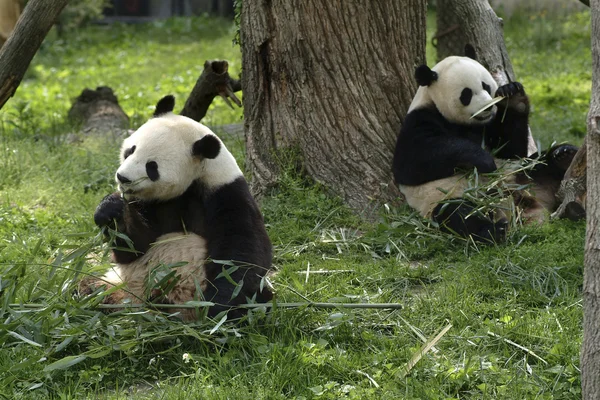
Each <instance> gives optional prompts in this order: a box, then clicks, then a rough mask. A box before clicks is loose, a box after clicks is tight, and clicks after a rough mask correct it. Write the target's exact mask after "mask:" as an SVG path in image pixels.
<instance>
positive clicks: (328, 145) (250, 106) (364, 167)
mask: <svg viewBox="0 0 600 400" xmlns="http://www.w3.org/2000/svg"><path fill="white" fill-rule="evenodd" d="M425 12H426V4H425V0H403V1H386V0H352V1H347V0H320V1H319V0H304V1H300V0H270V1H269V0H262V1H261V0H259V1H245V2H244V3H243V8H242V20H241V42H242V59H243V71H244V75H243V79H242V88H243V92H244V124H245V132H246V145H247V161H248V162H247V165H249V167H250V168H251V171H252V174H253V178H254V179H253V187H254V192H255V193H257V194H258V193H260V192H261V191H262V190H264V189H266V188H268V187H270V186H272V185H274V184H276V182H277V179H278V174H279V168H278V162H277V160H278V157H281V152H282V151H284V150H286V149H290V148H294V149H297V150H298V151H299V155H300V157H301V160H302V162H303V165H304V167H305V169H306V171H307V172H308V173H309V174H310V175H311V176H312V177H313V178H314V179H315V180H316V181H319V182H321V183H323V184H324V185H325V186H326V187H328V188H330V189H331V190H332V192H334V193H336V194H338V195H340V196H341V197H342V198H343V199H344V200H345V201H346V203H347V204H349V205H350V206H351V207H352V208H354V209H356V210H363V211H364V210H365V209H366V207H368V206H371V207H372V206H373V204H372V203H373V201H376V202H379V201H393V200H394V199H397V195H398V193H399V192H398V191H397V189H396V188H395V187H394V185H393V183H392V174H391V172H390V171H391V160H392V154H393V149H394V145H395V142H396V136H397V134H398V132H399V129H400V124H401V122H402V120H403V118H404V116H405V113H406V110H408V106H409V105H410V102H411V100H412V97H413V95H414V93H415V91H416V88H417V85H416V83H415V79H414V77H413V74H414V67H415V65H418V64H419V63H423V62H424V58H425V48H424V47H425Z"/></svg>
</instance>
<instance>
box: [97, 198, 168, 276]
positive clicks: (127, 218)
mask: <svg viewBox="0 0 600 400" xmlns="http://www.w3.org/2000/svg"><path fill="white" fill-rule="evenodd" d="M134 204H135V203H127V202H126V201H125V200H124V199H123V198H122V197H121V194H120V193H118V192H116V193H112V194H109V195H108V196H106V197H104V198H103V199H102V201H101V202H100V204H99V205H98V207H97V208H96V211H95V213H94V222H95V223H96V225H97V226H98V227H99V228H101V229H103V231H104V234H105V235H106V236H107V237H110V236H111V234H110V231H109V229H105V228H110V229H112V230H113V231H117V232H118V233H121V234H124V235H126V236H127V237H128V238H129V240H125V239H124V238H122V237H118V236H117V237H115V240H114V243H113V244H114V248H113V256H114V258H115V261H116V262H118V263H120V264H128V263H130V262H132V261H134V260H136V259H137V258H138V257H140V256H141V255H142V254H143V253H144V252H146V251H147V250H148V248H149V247H150V244H151V243H153V242H154V241H155V240H156V238H157V237H158V235H156V234H154V233H153V231H152V230H151V229H150V228H149V227H148V225H147V224H146V222H145V218H144V217H143V215H142V213H141V212H140V210H138V209H137V208H136V206H135V205H134ZM131 245H133V249H131V248H130V247H131Z"/></svg>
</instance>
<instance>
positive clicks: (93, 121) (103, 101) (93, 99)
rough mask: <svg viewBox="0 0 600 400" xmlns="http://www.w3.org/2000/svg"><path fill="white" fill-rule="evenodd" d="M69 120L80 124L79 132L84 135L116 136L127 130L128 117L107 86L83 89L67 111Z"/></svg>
mask: <svg viewBox="0 0 600 400" xmlns="http://www.w3.org/2000/svg"><path fill="white" fill-rule="evenodd" d="M69 120H70V121H71V122H72V123H74V124H81V125H82V129H81V132H82V133H83V134H86V135H90V134H107V133H113V134H115V135H117V136H118V135H120V134H121V133H123V132H124V131H125V130H126V129H127V128H129V117H127V114H125V112H124V111H123V109H122V108H121V106H120V105H119V101H118V100H117V96H115V94H114V93H113V90H112V89H111V88H109V87H107V86H101V87H98V88H96V90H92V89H87V88H86V89H84V90H83V91H82V92H81V94H80V95H79V97H77V98H76V99H75V102H73V105H72V106H71V109H70V110H69Z"/></svg>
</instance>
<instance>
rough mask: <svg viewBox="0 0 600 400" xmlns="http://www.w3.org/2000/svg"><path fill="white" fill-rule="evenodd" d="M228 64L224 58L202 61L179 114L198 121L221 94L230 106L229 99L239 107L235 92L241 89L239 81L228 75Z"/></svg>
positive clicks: (239, 103)
mask: <svg viewBox="0 0 600 400" xmlns="http://www.w3.org/2000/svg"><path fill="white" fill-rule="evenodd" d="M228 69H229V64H228V63H227V61H224V60H212V61H205V62H204V70H203V71H202V74H201V75H200V77H199V78H198V80H197V81H196V85H194V88H193V89H192V92H191V93H190V95H189V97H188V98H187V100H186V102H185V106H184V107H183V110H182V111H181V115H184V116H186V117H189V118H192V119H193V120H196V121H200V120H201V119H202V118H204V116H205V115H206V111H207V110H208V107H209V106H210V104H211V103H212V101H213V99H214V98H215V97H216V96H221V97H223V99H224V100H225V101H226V102H227V104H229V105H230V106H231V107H233V106H232V105H231V103H230V102H229V99H231V100H232V101H233V102H234V103H235V104H237V105H238V106H239V107H241V106H242V102H241V101H240V100H239V99H238V98H237V97H236V95H235V92H238V91H240V90H241V89H242V85H241V83H240V81H238V80H235V79H232V78H231V77H230V76H229V72H228Z"/></svg>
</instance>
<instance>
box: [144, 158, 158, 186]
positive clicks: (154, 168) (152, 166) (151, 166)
mask: <svg viewBox="0 0 600 400" xmlns="http://www.w3.org/2000/svg"><path fill="white" fill-rule="evenodd" d="M146 175H148V178H150V180H151V181H152V182H155V181H157V180H158V178H159V177H160V174H159V173H158V164H157V163H156V161H148V162H147V163H146Z"/></svg>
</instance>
